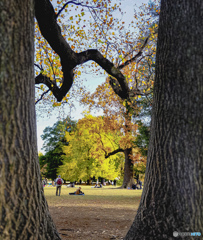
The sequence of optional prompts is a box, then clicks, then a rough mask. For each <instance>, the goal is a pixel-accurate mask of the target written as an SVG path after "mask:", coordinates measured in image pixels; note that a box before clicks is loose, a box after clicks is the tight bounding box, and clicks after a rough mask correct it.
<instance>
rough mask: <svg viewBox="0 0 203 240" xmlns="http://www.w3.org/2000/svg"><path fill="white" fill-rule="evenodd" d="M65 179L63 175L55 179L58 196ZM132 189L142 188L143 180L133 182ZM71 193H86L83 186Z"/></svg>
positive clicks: (98, 186)
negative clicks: (82, 188)
mask: <svg viewBox="0 0 203 240" xmlns="http://www.w3.org/2000/svg"><path fill="white" fill-rule="evenodd" d="M63 182H64V181H63V179H62V178H61V176H60V175H59V176H58V178H57V179H56V181H55V185H56V196H60V195H61V186H62V184H63ZM101 187H102V184H100V185H98V184H96V185H95V188H101ZM132 189H142V182H141V181H140V180H137V184H133V185H132ZM69 194H70V195H84V193H83V192H82V191H81V187H79V188H78V189H77V190H76V191H75V192H74V193H69Z"/></svg>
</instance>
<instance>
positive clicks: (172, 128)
mask: <svg viewBox="0 0 203 240" xmlns="http://www.w3.org/2000/svg"><path fill="white" fill-rule="evenodd" d="M161 3H162V4H161V14H160V22H159V35H158V45H157V62H156V79H155V87H154V103H153V113H152V126H151V139H150V146H149V153H148V162H147V170H146V178H145V186H144V190H143V195H142V198H141V202H140V206H139V209H138V213H137V215H136V217H135V220H134V222H133V225H132V226H131V228H130V230H129V232H128V234H127V236H126V237H125V239H128V240H129V239H141V240H144V239H147V240H148V239H160V240H163V239H167V240H169V239H193V237H191V236H190V237H189V238H187V237H184V236H181V234H180V233H181V232H201V233H203V226H202V225H203V221H202V220H203V219H202V213H203V201H202V200H203V199H202V198H203V194H202V190H203V189H202V187H203V185H202V182H203V179H202V176H203V172H202V161H203V135H202V133H203V128H202V127H203V34H202V33H203V28H202V23H203V14H202V9H203V1H202V0H192V1H191V0H173V1H172V0H162V2H161ZM174 232H178V233H179V235H178V237H177V238H176V234H178V233H174ZM195 239H197V237H196V238H195Z"/></svg>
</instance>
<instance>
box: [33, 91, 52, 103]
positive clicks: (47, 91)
mask: <svg viewBox="0 0 203 240" xmlns="http://www.w3.org/2000/svg"><path fill="white" fill-rule="evenodd" d="M49 91H50V89H48V90H47V91H46V92H43V93H42V95H41V97H40V98H39V99H38V100H37V101H36V102H35V105H36V104H37V103H38V102H39V101H41V100H42V99H43V97H44V95H45V94H47V93H48V92H49Z"/></svg>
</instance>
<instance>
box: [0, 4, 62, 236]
mask: <svg viewBox="0 0 203 240" xmlns="http://www.w3.org/2000/svg"><path fill="white" fill-rule="evenodd" d="M33 34H34V6H33V1H30V0H21V1H20V0H19V1H11V0H1V2H0V70H1V73H0V239H4V240H13V239H18V240H20V239H42V240H45V239H50V240H53V239H60V237H59V235H58V233H57V231H56V228H55V226H54V224H53V222H52V220H51V217H50V214H49V211H48V206H47V203H46V200H45V197H44V193H43V187H42V183H41V179H40V169H39V163H38V156H37V144H36V143H37V139H36V119H35V107H34V102H35V98H34V84H35V82H34V74H33V64H34V62H33V59H34V48H33V44H34V35H33Z"/></svg>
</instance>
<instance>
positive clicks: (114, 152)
mask: <svg viewBox="0 0 203 240" xmlns="http://www.w3.org/2000/svg"><path fill="white" fill-rule="evenodd" d="M119 152H124V150H123V149H122V148H118V149H116V150H114V151H112V152H110V153H108V154H105V158H108V157H110V156H112V155H114V154H116V153H119Z"/></svg>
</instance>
